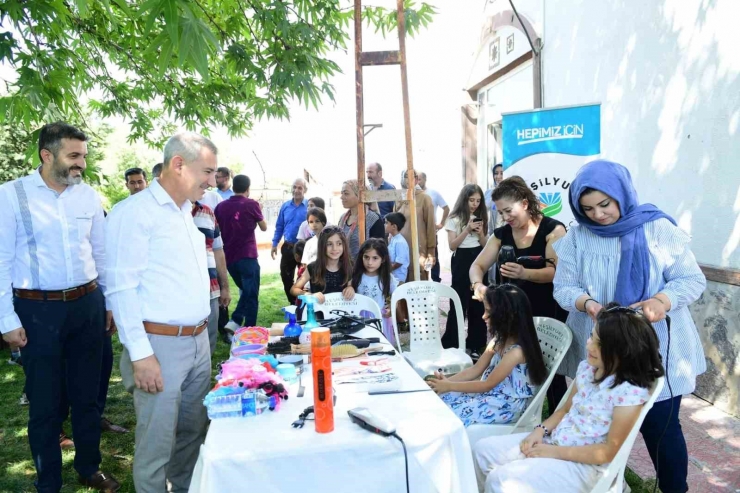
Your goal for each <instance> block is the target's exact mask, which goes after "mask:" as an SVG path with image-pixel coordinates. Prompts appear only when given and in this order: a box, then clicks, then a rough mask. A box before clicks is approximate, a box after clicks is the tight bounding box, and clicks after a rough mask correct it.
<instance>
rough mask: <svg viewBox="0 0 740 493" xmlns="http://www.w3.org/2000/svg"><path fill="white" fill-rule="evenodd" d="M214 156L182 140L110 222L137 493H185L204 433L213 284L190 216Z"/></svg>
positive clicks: (114, 300) (198, 142)
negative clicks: (133, 421) (133, 411)
mask: <svg viewBox="0 0 740 493" xmlns="http://www.w3.org/2000/svg"><path fill="white" fill-rule="evenodd" d="M216 154H217V149H216V147H215V146H214V145H213V143H212V142H211V141H210V140H208V139H206V138H205V137H202V136H200V135H198V134H195V133H191V132H183V133H179V134H177V135H175V136H174V137H172V138H171V139H170V140H169V141H168V142H167V145H166V146H165V148H164V165H163V169H162V175H161V177H160V178H159V180H155V181H153V182H152V184H151V185H150V186H149V188H147V189H146V190H144V191H142V192H139V193H138V194H136V195H134V196H132V197H129V198H128V199H126V200H124V201H123V202H121V203H119V204H118V205H117V206H116V207H115V208H114V209H113V211H111V213H110V214H109V215H108V219H107V230H106V232H107V235H106V245H105V246H106V252H107V255H108V265H109V266H110V267H109V268H108V270H107V272H106V274H107V275H106V279H107V280H108V285H107V292H106V299H107V301H108V303H109V304H110V307H111V309H112V310H113V316H114V318H115V320H116V323H117V325H118V331H119V336H120V338H121V342H122V343H123V345H124V346H125V350H124V351H123V354H122V356H121V375H122V377H123V381H124V385H125V386H126V387H127V389H129V390H130V391H133V394H134V407H135V409H136V451H135V455H134V485H135V487H136V491H137V492H139V493H162V492H163V491H172V492H186V491H187V490H188V488H189V486H190V479H191V477H192V474H193V468H194V467H195V462H196V460H197V458H198V451H199V447H200V445H201V444H202V443H203V439H204V437H205V431H206V422H207V416H206V409H205V407H203V398H204V397H205V395H206V393H207V392H208V389H209V386H210V376H211V354H210V348H209V342H208V330H206V327H207V325H208V316H209V314H210V312H211V308H210V290H209V286H210V279H209V275H208V262H207V258H206V245H205V242H204V241H203V234H202V233H201V232H200V231H198V228H197V227H196V226H195V223H194V222H193V216H192V213H191V211H192V204H193V203H194V202H195V201H197V200H200V199H201V198H202V197H203V193H204V192H205V190H206V189H207V188H208V187H213V186H215V185H216V182H215V172H216V168H217V167H218V165H217V160H216Z"/></svg>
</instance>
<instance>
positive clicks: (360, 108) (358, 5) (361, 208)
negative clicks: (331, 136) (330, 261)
mask: <svg viewBox="0 0 740 493" xmlns="http://www.w3.org/2000/svg"><path fill="white" fill-rule="evenodd" d="M361 57H362V0H355V104H356V106H357V129H356V132H357V184H358V185H359V187H360V197H362V195H363V193H364V192H365V130H364V125H365V105H364V99H363V94H362V63H361V61H360V59H361ZM357 226H358V228H359V229H360V244H362V243H364V242H365V204H364V203H362V202H360V204H359V205H358V207H357ZM353 260H354V259H353Z"/></svg>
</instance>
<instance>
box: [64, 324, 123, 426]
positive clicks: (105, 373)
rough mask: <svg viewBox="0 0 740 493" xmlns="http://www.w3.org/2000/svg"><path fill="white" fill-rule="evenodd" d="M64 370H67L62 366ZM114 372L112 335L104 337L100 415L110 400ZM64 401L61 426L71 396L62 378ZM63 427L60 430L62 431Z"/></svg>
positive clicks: (99, 391) (99, 387)
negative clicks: (109, 389)
mask: <svg viewBox="0 0 740 493" xmlns="http://www.w3.org/2000/svg"><path fill="white" fill-rule="evenodd" d="M62 371H65V370H64V368H62ZM111 373H113V341H112V337H110V336H104V337H103V359H102V364H101V365H100V385H99V386H98V398H97V401H96V402H97V406H98V411H99V412H100V416H101V417H102V416H103V413H104V412H105V404H106V402H108V387H109V386H110V376H111ZM61 385H62V401H61V404H60V406H59V426H61V425H62V423H64V422H65V421H67V417H68V416H69V398H68V397H67V385H66V382H64V380H62V384H61ZM61 431H62V430H61V428H60V430H59V432H60V433H61Z"/></svg>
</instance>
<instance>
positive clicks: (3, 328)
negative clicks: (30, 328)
mask: <svg viewBox="0 0 740 493" xmlns="http://www.w3.org/2000/svg"><path fill="white" fill-rule="evenodd" d="M21 327H23V324H21V319H20V318H18V315H16V313H15V312H12V313H11V314H10V315H7V316H5V317H3V318H2V319H0V332H2V333H3V334H7V333H8V332H12V331H14V330H15V329H19V328H21Z"/></svg>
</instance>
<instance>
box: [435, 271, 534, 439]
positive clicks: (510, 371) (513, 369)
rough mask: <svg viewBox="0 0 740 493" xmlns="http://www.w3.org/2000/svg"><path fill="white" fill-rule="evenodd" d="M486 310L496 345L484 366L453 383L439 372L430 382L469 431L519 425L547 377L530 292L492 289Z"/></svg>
mask: <svg viewBox="0 0 740 493" xmlns="http://www.w3.org/2000/svg"><path fill="white" fill-rule="evenodd" d="M484 305H485V313H484V315H483V320H485V321H486V324H487V325H488V334H489V336H490V337H491V339H492V340H491V342H490V343H489V344H488V346H487V348H486V350H485V352H484V353H483V354H482V355H481V357H480V359H479V360H478V362H477V363H476V364H475V365H474V366H472V367H471V368H467V369H465V370H463V371H461V372H460V373H458V374H456V375H454V376H452V377H450V378H445V377H444V375H442V374H441V373H439V372H437V373H435V375H434V376H435V378H434V379H430V380H429V381H428V384H429V386H430V387H431V388H432V389H434V391H435V392H437V394H439V395H441V396H442V400H443V401H444V402H445V403H446V404H447V405H448V406H450V408H451V409H452V410H453V411H454V412H455V414H457V415H458V416H459V417H460V419H461V420H462V422H463V424H464V425H465V426H470V425H471V424H475V423H480V424H491V423H496V424H506V423H511V422H514V421H516V420H517V419H519V417H520V416H521V415H522V413H523V412H524V410H525V409H526V408H527V405H528V404H529V400H530V399H531V398H532V396H534V394H535V392H536V387H537V386H539V385H541V384H542V383H543V382H544V381H545V379H546V378H547V369H546V368H545V362H544V360H543V358H542V351H541V349H540V345H539V342H538V339H537V331H536V330H535V328H534V321H533V318H532V309H531V307H530V305H529V299H528V298H527V295H526V294H525V293H524V291H522V290H521V289H519V288H518V287H516V286H514V285H512V284H502V285H500V286H491V287H489V288H488V289H487V291H486V296H485V300H484Z"/></svg>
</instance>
